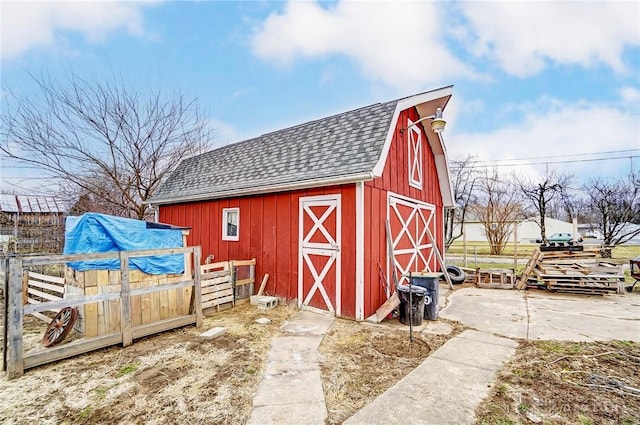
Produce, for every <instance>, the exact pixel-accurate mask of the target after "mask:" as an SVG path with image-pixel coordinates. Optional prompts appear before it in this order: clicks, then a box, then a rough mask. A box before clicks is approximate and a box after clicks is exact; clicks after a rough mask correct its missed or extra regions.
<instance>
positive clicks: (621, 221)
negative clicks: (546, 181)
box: [584, 172, 640, 246]
mask: <svg viewBox="0 0 640 425" xmlns="http://www.w3.org/2000/svg"><path fill="white" fill-rule="evenodd" d="M584 190H585V192H586V193H587V205H588V207H589V208H590V209H591V212H592V213H593V215H594V217H595V220H596V222H597V224H598V227H599V230H600V232H601V233H602V235H603V238H604V239H603V244H604V245H606V246H612V245H613V246H615V245H620V244H623V243H625V242H628V241H629V240H631V239H633V238H634V237H636V236H638V235H640V226H638V225H640V176H639V175H638V174H636V173H633V172H632V173H630V174H629V175H628V176H625V177H621V178H620V179H618V180H614V181H604V180H602V179H595V180H591V181H589V182H588V183H587V184H585V185H584Z"/></svg>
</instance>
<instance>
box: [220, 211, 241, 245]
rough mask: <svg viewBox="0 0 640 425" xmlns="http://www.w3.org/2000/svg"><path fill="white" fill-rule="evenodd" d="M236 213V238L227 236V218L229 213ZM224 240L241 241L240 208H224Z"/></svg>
mask: <svg viewBox="0 0 640 425" xmlns="http://www.w3.org/2000/svg"><path fill="white" fill-rule="evenodd" d="M232 212H235V213H236V214H237V215H238V224H237V232H236V235H235V236H230V235H228V234H227V216H228V215H229V213H232ZM222 240H223V241H239V240H240V208H238V207H235V208H223V209H222Z"/></svg>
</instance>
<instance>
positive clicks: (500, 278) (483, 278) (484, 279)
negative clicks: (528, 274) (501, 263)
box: [475, 268, 515, 289]
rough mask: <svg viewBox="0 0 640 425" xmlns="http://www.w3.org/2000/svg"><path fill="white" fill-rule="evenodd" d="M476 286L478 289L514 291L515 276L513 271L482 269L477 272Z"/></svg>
mask: <svg viewBox="0 0 640 425" xmlns="http://www.w3.org/2000/svg"><path fill="white" fill-rule="evenodd" d="M475 278H476V280H475V284H476V286H477V287H478V288H486V289H513V286H514V283H515V274H514V272H513V270H511V269H481V268H477V269H476V271H475Z"/></svg>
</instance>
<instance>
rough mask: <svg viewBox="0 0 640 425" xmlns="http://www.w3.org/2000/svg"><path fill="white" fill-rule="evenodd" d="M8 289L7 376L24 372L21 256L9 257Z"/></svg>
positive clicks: (13, 376)
mask: <svg viewBox="0 0 640 425" xmlns="http://www.w3.org/2000/svg"><path fill="white" fill-rule="evenodd" d="M8 273H9V288H8V289H9V291H8V293H7V323H6V324H5V326H6V327H7V378H8V379H14V378H19V377H21V376H22V375H23V374H24V360H23V358H22V355H23V352H22V349H23V347H22V328H23V322H24V316H23V313H22V257H13V258H10V259H9V270H8Z"/></svg>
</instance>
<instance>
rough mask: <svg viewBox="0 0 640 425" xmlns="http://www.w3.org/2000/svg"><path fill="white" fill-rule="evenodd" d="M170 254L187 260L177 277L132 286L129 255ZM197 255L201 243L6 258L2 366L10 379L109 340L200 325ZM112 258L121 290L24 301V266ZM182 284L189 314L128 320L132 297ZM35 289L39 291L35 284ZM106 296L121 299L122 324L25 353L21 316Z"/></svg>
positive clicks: (127, 339) (129, 339)
mask: <svg viewBox="0 0 640 425" xmlns="http://www.w3.org/2000/svg"><path fill="white" fill-rule="evenodd" d="M172 254H184V255H185V265H186V266H187V267H186V270H185V274H184V276H182V278H180V279H179V280H177V281H172V282H170V283H163V284H158V285H156V286H147V287H139V288H132V287H131V285H130V271H129V259H131V258H136V257H148V256H157V255H172ZM200 256H201V254H200V247H199V246H198V247H185V248H169V249H153V250H144V251H122V252H110V253H101V254H80V255H52V256H38V257H20V256H16V257H10V258H7V259H4V261H5V264H4V266H5V267H4V269H5V279H3V282H4V283H5V285H6V286H5V289H6V292H4V295H5V298H6V324H5V326H4V328H5V329H6V336H5V339H4V341H5V344H6V350H4V351H5V352H6V359H3V360H4V361H3V365H6V372H7V377H8V378H9V379H13V378H17V377H20V376H22V375H23V373H24V370H25V369H28V368H32V367H35V366H39V365H43V364H46V363H50V362H54V361H57V360H61V359H64V358H67V357H71V356H75V355H78V354H82V353H86V352H89V351H93V350H97V349H100V348H104V347H108V346H111V345H116V344H122V346H124V347H126V346H128V345H131V344H132V343H133V340H134V339H136V338H142V337H144V336H147V335H151V334H154V333H158V332H163V331H166V330H169V329H173V328H177V327H181V326H186V325H190V324H195V325H196V326H200V325H201V324H202V292H201V268H200V267H198V266H196V267H193V273H192V272H191V271H190V270H191V265H192V264H194V265H199V264H200ZM114 258H115V259H119V260H120V271H119V274H120V276H119V277H120V280H119V283H120V284H119V285H118V286H119V289H120V290H119V292H107V293H100V294H96V295H88V294H84V295H77V296H74V297H73V298H64V299H59V300H47V299H43V300H42V302H39V303H34V304H29V303H28V304H25V303H24V299H23V294H24V288H23V280H24V276H25V271H26V270H25V269H27V268H29V267H32V266H39V265H49V264H61V263H67V262H76V261H88V260H102V259H114ZM28 280H29V279H27V281H28ZM32 280H34V279H32ZM34 281H36V280H34ZM40 283H42V281H40ZM41 286H42V285H41ZM180 288H192V290H191V300H190V307H189V310H188V312H187V314H184V315H181V316H178V317H172V318H168V319H160V320H156V321H153V322H151V323H144V324H141V325H137V326H136V325H135V323H134V320H133V319H132V302H133V300H135V299H136V298H138V297H140V296H145V295H149V294H156V293H162V292H166V291H173V290H176V289H180ZM41 289H42V288H41ZM34 290H35V291H37V289H34ZM31 295H35V293H34V292H33V291H31ZM105 301H107V302H111V301H117V302H118V304H119V310H120V311H119V315H120V329H118V330H117V331H116V332H112V333H107V334H105V335H98V336H95V337H87V336H85V337H83V338H81V339H79V340H76V341H73V342H70V343H68V344H63V345H60V346H56V347H52V348H47V349H45V350H39V351H36V352H33V353H26V354H25V353H24V346H23V326H24V315H26V314H34V313H42V312H44V311H50V310H56V309H62V308H64V307H76V308H79V307H81V306H87V305H96V304H98V305H99V304H101V303H103V302H105Z"/></svg>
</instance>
